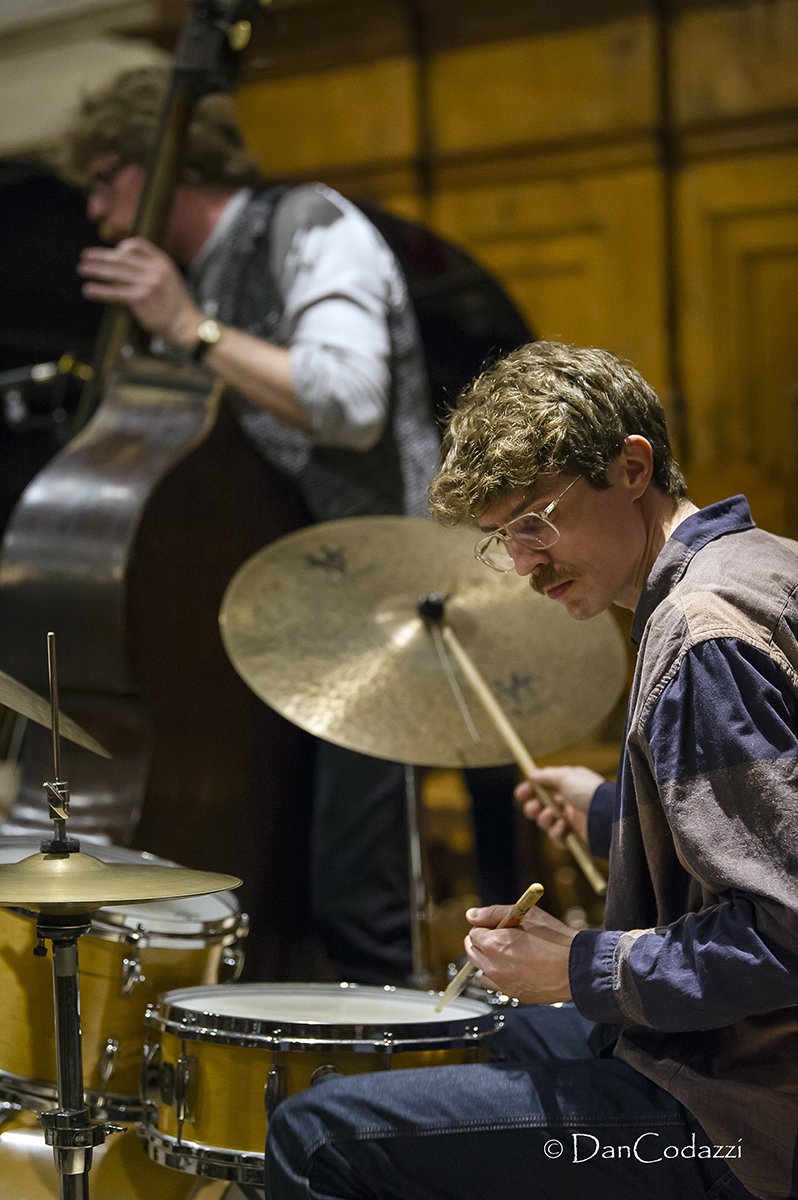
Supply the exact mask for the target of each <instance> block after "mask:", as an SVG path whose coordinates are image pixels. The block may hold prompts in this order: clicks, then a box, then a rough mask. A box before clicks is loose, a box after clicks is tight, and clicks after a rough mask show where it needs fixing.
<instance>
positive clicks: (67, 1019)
mask: <svg viewBox="0 0 798 1200" xmlns="http://www.w3.org/2000/svg"><path fill="white" fill-rule="evenodd" d="M90 923H91V922H90V916H89V914H88V913H80V914H77V915H66V914H65V915H52V914H49V913H41V914H40V915H39V919H38V921H37V924H36V932H37V934H38V936H39V938H40V939H44V938H48V939H50V940H51V941H52V943H53V997H54V1001H55V1045H56V1066H57V1072H58V1074H57V1078H58V1108H57V1109H51V1110H50V1111H48V1112H44V1113H42V1114H41V1115H40V1117H39V1120H40V1121H41V1124H42V1125H43V1127H44V1136H45V1141H46V1142H47V1144H48V1146H52V1147H53V1157H54V1159H55V1166H56V1170H57V1171H58V1175H59V1180H60V1186H61V1200H88V1197H89V1180H88V1172H89V1168H90V1167H91V1157H92V1149H93V1148H94V1146H97V1145H99V1144H101V1143H102V1142H104V1141H105V1135H106V1132H107V1131H108V1127H106V1126H104V1125H97V1124H94V1123H93V1122H91V1121H90V1120H89V1110H88V1109H87V1108H86V1105H85V1102H84V1098H83V1067H82V1062H81V1049H80V997H79V981H78V944H77V943H78V938H79V937H80V936H81V935H82V934H84V933H86V932H87V931H88V929H89V927H90Z"/></svg>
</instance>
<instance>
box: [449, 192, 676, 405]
mask: <svg viewBox="0 0 798 1200" xmlns="http://www.w3.org/2000/svg"><path fill="white" fill-rule="evenodd" d="M434 215H435V224H436V226H437V227H438V228H439V229H441V230H442V231H443V232H444V233H445V234H448V235H449V236H451V237H452V238H453V239H455V240H460V241H464V242H465V243H466V244H467V245H468V246H469V247H470V249H471V250H472V251H473V252H474V253H475V254H476V255H477V257H478V258H479V259H480V260H481V261H482V262H484V263H485V265H486V266H487V267H488V268H489V269H490V270H491V271H492V272H493V273H494V274H495V275H496V276H497V278H499V279H501V281H502V283H503V284H504V285H505V286H506V288H507V290H508V292H509V293H510V295H511V296H512V297H513V298H514V299H515V300H516V302H517V303H518V304H519V307H520V308H521V309H522V310H523V311H524V312H525V313H526V314H527V316H528V317H529V319H530V321H531V322H532V324H533V325H534V328H535V331H536V332H537V334H538V336H540V337H545V338H548V339H550V340H553V341H566V342H574V343H578V344H591V345H598V346H605V347H608V348H611V349H613V350H614V351H616V352H617V353H619V354H622V355H624V356H625V357H628V358H631V359H632V360H633V361H634V362H635V363H636V364H638V365H639V367H640V369H641V370H642V371H643V372H644V374H646V375H647V377H648V378H650V379H651V381H652V383H654V385H655V386H656V385H657V383H658V382H659V383H661V382H662V379H663V366H662V346H661V338H660V330H661V327H662V314H661V295H660V274H661V272H660V269H659V258H660V236H659V226H660V222H659V181H658V177H657V175H656V173H655V172H654V171H653V170H651V169H650V168H646V169H638V170H635V171H627V172H606V173H601V172H596V173H586V174H583V175H573V176H570V177H569V176H563V177H561V178H556V179H547V180H541V181H540V182H539V183H527V184H519V185H515V186H513V187H507V186H505V187H500V186H495V187H494V188H493V189H484V188H482V189H461V190H457V191H454V190H453V191H451V192H444V193H443V194H441V195H440V197H439V198H438V199H437V202H436V205H435V208H434Z"/></svg>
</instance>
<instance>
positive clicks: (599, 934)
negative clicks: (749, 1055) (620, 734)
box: [569, 638, 798, 1031]
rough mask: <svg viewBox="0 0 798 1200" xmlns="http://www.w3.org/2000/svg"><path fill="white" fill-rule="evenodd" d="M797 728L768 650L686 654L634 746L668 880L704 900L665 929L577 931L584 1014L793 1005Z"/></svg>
mask: <svg viewBox="0 0 798 1200" xmlns="http://www.w3.org/2000/svg"><path fill="white" fill-rule="evenodd" d="M797 725H798V722H796V698H795V695H794V693H793V692H792V690H791V688H790V687H789V685H788V684H787V682H786V680H785V678H784V676H783V675H782V673H781V671H780V669H779V667H778V666H777V664H776V663H775V662H774V661H773V659H772V658H771V657H770V656H769V655H767V654H766V653H765V652H764V651H763V650H761V649H759V648H757V647H755V646H752V645H749V644H748V643H741V642H739V641H738V640H737V639H733V638H729V639H716V640H713V641H708V642H704V643H701V644H700V645H698V646H696V647H693V648H691V649H690V650H689V651H688V652H687V653H686V655H685V656H684V658H683V660H682V663H681V666H680V670H679V672H678V674H677V676H676V677H675V678H674V679H673V680H672V681H671V682H670V683H669V684H668V686H667V687H666V688H665V689H664V691H663V694H662V696H661V698H660V700H659V702H658V703H657V704H656V705H655V707H654V709H653V711H652V713H651V715H650V717H649V720H648V722H647V726H646V738H645V740H644V744H641V745H640V746H637V747H633V748H632V753H633V755H636V759H637V767H638V769H641V770H642V769H647V770H650V771H651V772H652V773H653V775H654V779H655V784H656V788H657V791H658V794H659V797H660V801H661V804H662V808H663V810H664V814H665V817H666V820H667V824H668V828H669V830H670V834H671V836H672V838H673V844H674V852H675V855H676V856H677V858H678V860H679V862H680V864H681V866H682V867H683V868H684V872H685V873H682V872H681V871H680V872H679V874H680V875H681V879H682V883H680V882H679V881H676V880H675V881H674V887H677V888H678V887H679V886H685V887H686V886H687V885H688V884H690V883H691V881H692V885H691V886H693V890H694V893H695V894H698V895H700V896H702V897H704V898H705V900H704V903H703V904H702V905H701V907H700V909H699V911H693V912H688V913H687V914H686V915H684V916H683V917H681V918H680V919H679V920H678V921H676V922H675V923H673V924H670V925H666V926H663V927H658V928H652V929H643V930H639V929H638V930H631V931H628V932H618V931H597V930H585V931H582V932H580V933H578V934H577V936H576V938H575V939H574V942H573V944H572V949H571V957H570V960H569V967H570V976H571V987H572V994H573V996H574V1000H575V1001H576V1004H577V1007H578V1008H579V1009H580V1011H581V1012H582V1013H583V1014H584V1015H585V1016H587V1017H590V1018H591V1019H593V1020H595V1021H601V1022H609V1023H612V1024H616V1025H618V1024H620V1025H626V1024H636V1025H644V1026H649V1027H651V1028H654V1029H658V1030H663V1031H677V1030H698V1029H711V1028H719V1027H722V1026H724V1025H728V1024H731V1023H732V1022H734V1021H736V1020H739V1019H741V1018H743V1017H745V1016H752V1015H755V1014H759V1013H766V1012H772V1011H774V1010H775V1009H778V1008H782V1007H786V1006H790V1005H794V1004H796V1003H798V767H797V764H798V738H797V737H796V727H797ZM695 885H698V887H695ZM685 907H687V905H685Z"/></svg>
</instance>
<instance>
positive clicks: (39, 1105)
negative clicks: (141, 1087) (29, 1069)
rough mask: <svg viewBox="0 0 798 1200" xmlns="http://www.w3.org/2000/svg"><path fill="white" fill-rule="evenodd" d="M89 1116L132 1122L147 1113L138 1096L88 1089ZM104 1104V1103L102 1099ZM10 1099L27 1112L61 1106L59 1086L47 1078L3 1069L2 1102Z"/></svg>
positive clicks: (1, 1078)
mask: <svg viewBox="0 0 798 1200" xmlns="http://www.w3.org/2000/svg"><path fill="white" fill-rule="evenodd" d="M83 1096H84V1099H85V1102H86V1107H87V1108H88V1110H89V1116H90V1117H91V1118H92V1119H93V1120H97V1119H98V1118H99V1119H102V1120H107V1121H120V1122H124V1123H131V1122H133V1121H141V1120H142V1118H143V1116H144V1105H143V1103H142V1101H141V1100H140V1098H139V1097H138V1096H128V1095H125V1094H123V1093H121V1092H120V1093H117V1094H114V1093H113V1092H107V1093H106V1094H105V1095H100V1093H99V1092H89V1091H84V1093H83ZM100 1100H102V1101H103V1103H102V1104H100V1103H99V1101H100ZM2 1101H7V1102H9V1103H11V1104H15V1105H19V1107H20V1108H24V1109H25V1110H26V1111H27V1112H35V1113H38V1112H43V1111H44V1110H46V1109H50V1108H58V1087H57V1085H56V1084H54V1083H47V1081H46V1080H43V1079H26V1078H25V1077H24V1076H22V1075H12V1074H11V1073H10V1072H9V1071H0V1102H2Z"/></svg>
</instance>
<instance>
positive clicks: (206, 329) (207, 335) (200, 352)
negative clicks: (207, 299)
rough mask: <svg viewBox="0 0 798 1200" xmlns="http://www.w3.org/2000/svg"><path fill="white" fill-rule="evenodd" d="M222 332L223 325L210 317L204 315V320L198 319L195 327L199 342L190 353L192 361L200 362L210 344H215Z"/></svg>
mask: <svg viewBox="0 0 798 1200" xmlns="http://www.w3.org/2000/svg"><path fill="white" fill-rule="evenodd" d="M223 333H224V325H220V324H219V322H218V321H214V320H213V318H212V317H206V318H205V320H204V321H200V323H199V325H198V327H197V337H198V338H199V342H198V343H197V346H196V348H195V349H194V350H193V351H192V354H191V357H192V358H193V359H194V362H197V363H201V362H202V360H203V359H204V357H205V355H206V354H207V353H208V351H209V350H210V348H211V346H215V345H216V343H217V342H218V341H219V338H220V337H221V336H222V334H223Z"/></svg>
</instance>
